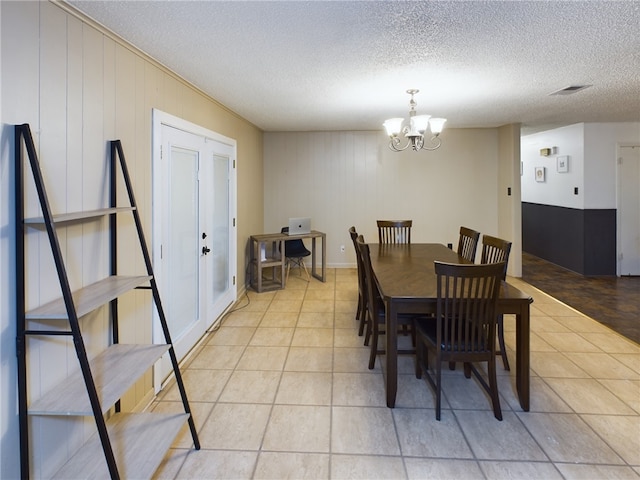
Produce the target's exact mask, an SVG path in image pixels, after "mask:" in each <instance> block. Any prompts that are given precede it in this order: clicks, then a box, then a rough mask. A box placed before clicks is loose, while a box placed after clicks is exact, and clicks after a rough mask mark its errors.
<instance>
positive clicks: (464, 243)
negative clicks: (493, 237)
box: [458, 227, 480, 262]
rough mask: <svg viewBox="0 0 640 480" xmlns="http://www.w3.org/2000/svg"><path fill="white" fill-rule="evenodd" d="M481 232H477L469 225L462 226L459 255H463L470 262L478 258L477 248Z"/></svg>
mask: <svg viewBox="0 0 640 480" xmlns="http://www.w3.org/2000/svg"><path fill="white" fill-rule="evenodd" d="M479 239H480V232H476V231H475V230H472V229H470V228H467V227H460V236H459V238H458V255H460V256H462V257H463V258H465V259H466V260H469V261H470V262H475V260H476V250H477V248H478V240H479Z"/></svg>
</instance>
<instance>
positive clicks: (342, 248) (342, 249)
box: [340, 245, 344, 253]
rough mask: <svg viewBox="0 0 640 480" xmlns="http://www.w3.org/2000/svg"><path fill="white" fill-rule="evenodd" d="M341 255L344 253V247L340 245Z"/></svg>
mask: <svg viewBox="0 0 640 480" xmlns="http://www.w3.org/2000/svg"><path fill="white" fill-rule="evenodd" d="M340 253H344V245H340Z"/></svg>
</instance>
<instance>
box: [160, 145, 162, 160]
mask: <svg viewBox="0 0 640 480" xmlns="http://www.w3.org/2000/svg"><path fill="white" fill-rule="evenodd" d="M160 160H162V145H160Z"/></svg>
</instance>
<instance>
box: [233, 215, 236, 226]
mask: <svg viewBox="0 0 640 480" xmlns="http://www.w3.org/2000/svg"><path fill="white" fill-rule="evenodd" d="M233 226H234V227H235V226H236V219H235V217H234V219H233Z"/></svg>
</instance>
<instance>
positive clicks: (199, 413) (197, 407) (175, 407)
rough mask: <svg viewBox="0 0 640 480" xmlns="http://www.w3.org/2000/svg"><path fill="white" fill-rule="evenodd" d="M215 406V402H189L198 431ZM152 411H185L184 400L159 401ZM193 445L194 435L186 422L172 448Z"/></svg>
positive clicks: (187, 447) (190, 446)
mask: <svg viewBox="0 0 640 480" xmlns="http://www.w3.org/2000/svg"><path fill="white" fill-rule="evenodd" d="M213 406H214V404H213V403H202V402H193V401H191V402H189V408H190V410H191V415H192V416H193V421H194V424H195V427H196V433H198V432H199V431H200V430H201V429H202V426H203V425H204V423H205V422H206V421H207V419H208V418H209V414H211V411H212V410H213ZM152 411H153V412H157V413H184V407H183V405H182V402H157V403H156V404H155V405H154V407H153V409H152ZM192 447H193V436H192V435H191V429H190V428H189V425H188V424H185V425H184V426H183V427H182V429H181V430H180V432H179V433H178V435H177V436H176V439H175V440H174V441H173V444H172V448H186V449H189V448H192Z"/></svg>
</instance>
